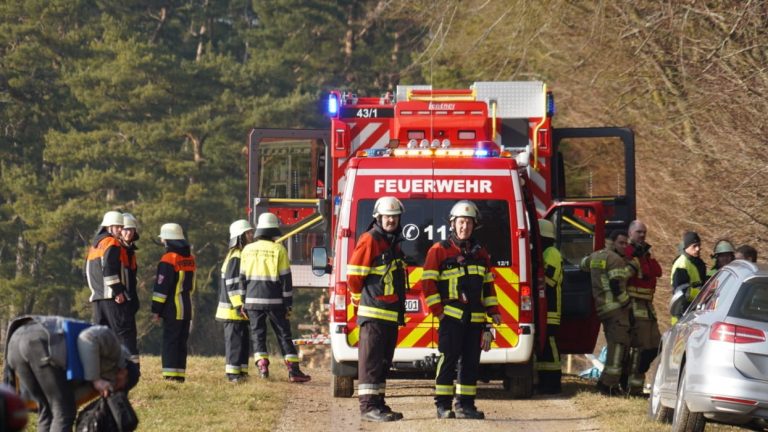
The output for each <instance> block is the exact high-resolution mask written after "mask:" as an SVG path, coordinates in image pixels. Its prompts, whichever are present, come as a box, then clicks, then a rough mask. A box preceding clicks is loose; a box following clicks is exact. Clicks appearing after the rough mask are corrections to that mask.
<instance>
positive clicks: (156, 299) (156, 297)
mask: <svg viewBox="0 0 768 432" xmlns="http://www.w3.org/2000/svg"><path fill="white" fill-rule="evenodd" d="M152 301H153V302H158V303H165V296H164V295H161V294H153V295H152Z"/></svg>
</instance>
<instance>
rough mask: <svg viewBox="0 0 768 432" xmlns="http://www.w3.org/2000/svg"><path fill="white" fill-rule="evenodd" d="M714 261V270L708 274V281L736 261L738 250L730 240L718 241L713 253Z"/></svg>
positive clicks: (710, 270)
mask: <svg viewBox="0 0 768 432" xmlns="http://www.w3.org/2000/svg"><path fill="white" fill-rule="evenodd" d="M711 258H712V259H714V260H715V262H714V264H713V265H712V268H711V269H709V271H708V272H707V279H709V278H710V277H712V276H714V275H715V273H717V271H718V270H720V269H721V268H723V267H725V266H727V265H728V264H730V263H731V261H733V260H735V259H736V249H735V248H734V247H733V243H731V242H730V241H728V240H718V241H717V243H715V249H714V250H713V251H712V257H711Z"/></svg>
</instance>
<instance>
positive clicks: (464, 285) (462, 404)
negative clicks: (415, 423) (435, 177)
mask: <svg viewBox="0 0 768 432" xmlns="http://www.w3.org/2000/svg"><path fill="white" fill-rule="evenodd" d="M479 218H480V212H479V210H478V208H477V206H476V205H475V204H474V203H473V202H472V201H466V200H463V201H459V202H457V203H456V204H454V206H453V208H451V213H450V224H451V235H450V238H449V239H447V240H444V241H441V242H438V243H435V244H434V245H432V247H431V248H430V249H429V251H428V252H427V258H426V260H425V262H424V273H423V274H422V280H421V283H422V289H423V290H424V298H425V300H426V302H427V305H428V306H429V308H430V310H431V311H432V314H433V315H434V316H435V317H437V318H438V319H439V320H440V327H439V329H438V335H439V339H438V350H439V351H440V359H439V360H438V363H437V377H436V379H435V405H436V406H437V418H440V419H447V418H460V419H478V420H479V419H484V418H485V414H484V413H483V412H482V411H478V410H477V407H476V406H475V396H476V395H477V378H478V371H479V368H480V354H481V350H485V351H488V350H489V349H490V347H491V341H492V339H493V336H492V333H491V326H490V323H489V322H488V316H490V317H491V320H492V321H493V323H494V324H497V325H498V324H500V323H501V315H500V314H499V308H498V304H499V302H498V299H497V298H496V289H495V287H494V285H493V273H491V258H490V255H489V254H488V252H487V251H486V250H485V248H484V247H483V246H482V245H480V244H479V243H478V242H477V241H476V240H475V239H474V238H473V237H472V233H473V232H474V231H475V229H476V228H477V225H478V221H479ZM459 363H460V364H461V366H460V367H458V380H457V382H456V386H455V405H454V406H455V411H453V410H452V409H451V402H452V400H453V399H454V380H456V378H457V366H458V365H459Z"/></svg>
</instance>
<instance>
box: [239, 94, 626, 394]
mask: <svg viewBox="0 0 768 432" xmlns="http://www.w3.org/2000/svg"><path fill="white" fill-rule="evenodd" d="M328 101H329V115H330V118H331V127H330V130H326V131H311V130H303V131H287V130H271V129H255V130H254V131H252V134H251V141H250V147H249V150H250V161H251V162H250V169H249V177H250V180H249V191H250V192H249V202H250V203H251V205H252V206H251V207H250V210H251V216H252V218H254V219H255V218H256V217H257V215H258V213H260V212H262V211H272V212H274V213H276V214H278V215H279V216H282V217H281V220H285V219H286V218H287V219H291V218H293V219H291V220H287V223H286V222H284V225H285V228H286V231H288V234H286V237H285V240H286V242H287V244H288V246H289V251H291V254H292V258H293V264H294V265H293V269H294V273H300V272H304V273H308V272H309V271H312V272H314V274H315V275H316V276H317V277H318V278H317V279H315V281H314V282H313V283H317V281H318V280H320V281H322V282H320V284H322V285H324V286H325V287H326V288H327V289H328V294H329V297H330V304H329V308H330V312H329V328H328V331H329V334H330V340H331V351H332V359H331V370H332V373H333V382H332V389H333V394H334V396H337V397H349V396H352V394H353V392H354V379H355V378H356V377H357V359H358V355H357V344H358V341H359V329H358V327H357V323H356V316H355V309H354V308H353V307H352V304H351V301H350V295H349V292H348V290H347V285H346V284H347V262H348V259H349V257H350V256H351V254H352V251H353V250H354V247H355V244H356V241H357V239H358V238H359V236H360V235H361V234H362V233H364V232H365V231H366V230H367V229H369V227H370V224H371V222H372V212H373V204H374V202H375V201H376V199H378V198H379V197H382V196H395V197H397V198H398V199H400V200H401V201H402V202H403V204H404V207H405V212H404V213H403V215H402V216H401V227H402V237H403V240H402V242H401V243H400V245H401V247H402V250H403V252H404V253H405V255H406V257H407V263H408V274H409V279H408V291H407V300H406V303H405V309H406V310H405V312H406V322H405V325H404V326H403V327H401V328H400V331H399V336H398V344H397V348H396V350H395V356H394V360H393V369H394V370H395V371H396V372H397V373H400V374H401V375H403V376H421V377H426V378H434V368H435V365H436V361H437V359H438V357H439V352H438V351H437V327H438V320H437V318H436V317H434V316H433V315H432V314H431V313H430V310H429V308H428V307H427V306H426V303H425V301H424V296H423V294H422V289H421V283H420V279H421V275H422V267H421V266H422V264H423V262H424V259H425V256H426V253H427V250H428V249H429V248H430V247H431V246H432V244H433V243H435V242H439V241H441V240H445V239H446V238H447V237H448V236H449V234H450V232H449V228H450V225H449V223H448V217H449V211H450V208H451V207H452V206H453V204H455V203H456V202H457V201H459V200H471V201H473V202H474V203H475V204H477V206H478V208H479V210H480V213H481V217H480V223H479V226H478V227H477V228H476V230H475V233H474V236H475V238H477V240H479V242H480V243H481V244H482V245H484V246H485V247H486V249H487V250H488V251H489V253H490V255H491V266H492V271H493V273H494V276H495V281H494V284H495V287H496V293H497V297H498V299H499V306H500V311H501V315H502V323H501V325H498V326H494V329H493V331H494V335H495V341H494V342H493V344H492V349H491V350H490V351H488V352H484V353H483V354H482V357H481V366H482V367H481V379H483V380H496V379H499V380H501V381H502V384H503V387H504V388H505V389H506V390H507V391H508V392H509V395H510V396H511V397H530V396H531V394H532V393H533V373H534V371H533V358H534V353H535V351H536V350H537V349H540V347H541V346H543V345H542V342H543V341H544V340H545V338H546V308H547V299H546V293H545V290H544V285H543V273H542V269H541V246H540V243H539V233H538V224H537V222H536V220H537V218H541V217H545V218H548V219H550V220H551V221H553V223H554V224H555V226H556V236H557V240H556V246H558V248H559V249H560V250H561V252H562V254H563V256H564V261H565V262H564V270H565V282H564V288H563V297H562V303H563V317H562V322H561V330H560V332H559V335H558V341H559V342H560V347H561V352H562V353H591V352H592V351H593V350H594V346H595V341H596V339H597V332H598V330H599V327H600V322H599V321H598V320H597V317H596V315H595V313H594V306H593V302H592V296H591V287H590V282H589V276H588V275H587V274H585V273H582V272H580V271H579V270H578V264H579V261H580V259H581V258H582V257H583V256H584V255H585V254H587V253H590V252H592V251H593V250H596V249H599V248H601V247H603V242H604V238H605V233H606V230H609V229H613V228H624V229H626V227H627V225H628V224H629V222H630V221H631V220H632V219H634V215H635V201H634V148H633V146H634V141H633V137H632V132H631V131H630V130H629V129H625V128H589V129H566V130H563V129H553V128H552V125H551V118H552V116H553V115H554V102H553V98H552V95H551V93H549V92H548V91H547V90H546V86H545V85H544V84H543V83H541V82H482V83H475V84H474V85H473V86H472V87H470V88H469V89H460V90H434V89H432V88H431V87H429V86H400V87H398V89H397V94H396V95H391V94H388V95H385V96H383V97H380V98H358V97H357V96H355V95H351V94H348V93H341V92H332V93H331V95H330V97H329V99H328ZM301 142H305V143H306V145H305V147H307V148H310V149H312V150H310V151H309V153H308V154H314V156H311V157H310V158H309V162H308V164H307V166H304V167H302V168H300V172H299V173H295V172H293V171H291V169H290V168H289V169H287V172H286V173H283V174H287V175H283V177H287V178H288V180H287V188H288V189H289V190H290V189H291V185H290V179H291V176H293V177H294V178H298V177H300V176H302V175H303V176H308V179H307V180H301V181H298V183H300V184H305V185H306V184H310V185H312V186H313V187H309V188H304V189H305V190H306V191H307V192H306V193H307V194H309V195H311V194H315V196H314V197H312V196H302V195H300V194H298V195H293V196H289V197H284V196H276V195H274V194H273V193H272V192H274V191H275V190H276V187H275V186H276V185H279V182H270V180H269V179H270V176H271V175H270V174H267V175H265V174H264V172H265V170H268V169H269V168H267V164H268V163H269V164H275V158H271V159H268V161H269V162H267V159H265V158H264V155H266V154H272V153H271V152H273V151H275V152H276V151H277V150H280V149H283V150H284V149H286V148H289V147H290V146H291V145H298V144H297V143H301ZM313 151H314V153H312V152H313ZM598 152H599V155H600V156H601V157H600V159H599V161H598V162H597V163H595V161H594V159H595V158H594V156H595V155H596V154H598ZM289 165H290V164H289ZM274 166H276V165H273V166H272V168H271V169H273V170H274V169H275V168H274ZM314 186H317V187H316V188H315V187H314ZM265 192H267V193H265ZM302 212H303V213H302ZM302 236H304V237H302ZM311 246H316V247H315V248H314V249H313V250H312V257H311V260H310V259H308V256H307V255H308V254H307V253H306V251H307V249H308V247H311ZM302 260H303V261H302ZM310 265H311V270H310ZM302 274H303V273H302ZM302 277H303V276H302ZM319 278H324V279H319ZM307 286H308V285H307Z"/></svg>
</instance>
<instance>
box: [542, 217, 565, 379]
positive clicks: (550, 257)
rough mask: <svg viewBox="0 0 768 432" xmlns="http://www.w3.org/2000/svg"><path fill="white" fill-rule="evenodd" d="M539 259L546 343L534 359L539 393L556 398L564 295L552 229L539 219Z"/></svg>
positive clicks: (557, 252)
mask: <svg viewBox="0 0 768 432" xmlns="http://www.w3.org/2000/svg"><path fill="white" fill-rule="evenodd" d="M539 232H540V234H541V248H542V249H543V251H544V252H543V253H542V258H543V261H544V284H545V285H546V295H547V343H546V345H545V346H544V349H543V352H542V355H541V356H540V357H539V358H537V359H536V370H537V371H538V374H539V384H538V392H539V393H543V394H557V393H560V392H561V391H562V389H561V379H562V368H561V365H560V350H559V349H558V347H557V341H556V337H557V331H558V329H559V328H560V315H561V313H562V291H563V256H562V255H561V254H560V251H559V250H557V248H556V247H555V227H554V225H553V224H552V222H550V221H548V220H546V219H539Z"/></svg>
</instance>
